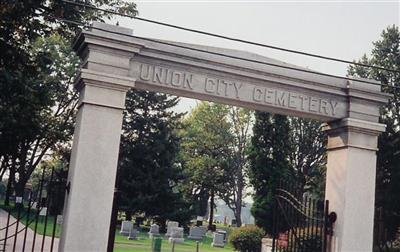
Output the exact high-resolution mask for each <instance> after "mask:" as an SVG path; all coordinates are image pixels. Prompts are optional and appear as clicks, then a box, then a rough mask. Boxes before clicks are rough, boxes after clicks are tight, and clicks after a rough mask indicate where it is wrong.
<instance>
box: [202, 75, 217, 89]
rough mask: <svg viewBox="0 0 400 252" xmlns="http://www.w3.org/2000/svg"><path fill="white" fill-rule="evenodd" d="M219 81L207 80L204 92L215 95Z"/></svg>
mask: <svg viewBox="0 0 400 252" xmlns="http://www.w3.org/2000/svg"><path fill="white" fill-rule="evenodd" d="M216 87H217V81H216V80H213V79H209V78H206V83H205V85H204V90H205V91H206V92H207V93H214V92H215V91H216Z"/></svg>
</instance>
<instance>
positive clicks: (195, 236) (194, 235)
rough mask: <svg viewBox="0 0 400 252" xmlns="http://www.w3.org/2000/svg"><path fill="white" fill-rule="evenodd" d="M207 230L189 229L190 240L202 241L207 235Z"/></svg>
mask: <svg viewBox="0 0 400 252" xmlns="http://www.w3.org/2000/svg"><path fill="white" fill-rule="evenodd" d="M206 232H207V230H206V228H205V227H197V226H194V227H191V228H190V229H189V236H188V239H191V240H202V239H203V238H204V236H205V234H206Z"/></svg>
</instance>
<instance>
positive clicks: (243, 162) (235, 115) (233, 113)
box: [218, 107, 253, 227]
mask: <svg viewBox="0 0 400 252" xmlns="http://www.w3.org/2000/svg"><path fill="white" fill-rule="evenodd" d="M252 119H253V114H252V112H251V111H250V110H248V109H244V108H237V107H230V108H229V116H228V121H229V123H230V127H231V132H232V140H233V141H232V142H231V144H232V146H230V148H231V151H230V152H229V153H230V155H231V156H230V157H229V164H228V166H229V167H228V171H227V172H228V173H229V175H230V179H229V180H227V181H226V184H225V186H224V187H223V188H222V190H221V191H220V192H219V193H218V196H219V197H220V198H221V199H222V200H224V202H225V203H226V204H227V206H228V207H229V208H230V209H231V210H232V211H233V214H234V216H235V219H236V225H237V226H238V227H240V226H242V219H241V213H242V207H243V206H244V202H243V200H244V198H245V196H246V192H245V190H246V187H247V183H248V179H247V175H248V172H247V170H248V159H247V152H248V149H249V145H250V136H251V125H252V121H253V120H252ZM223 189H225V190H223Z"/></svg>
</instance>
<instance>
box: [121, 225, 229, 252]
mask: <svg viewBox="0 0 400 252" xmlns="http://www.w3.org/2000/svg"><path fill="white" fill-rule="evenodd" d="M118 231H119V230H117V233H118ZM162 237H163V236H162ZM211 242H212V238H211V237H209V236H207V237H205V238H204V239H203V241H200V242H199V252H218V251H220V252H227V251H230V252H232V251H234V250H233V249H232V247H231V246H230V245H227V246H225V248H214V247H211ZM114 251H115V252H128V251H132V252H149V251H151V239H149V236H148V234H147V233H145V232H141V233H139V235H138V239H137V240H128V238H127V237H126V236H121V235H120V234H119V233H118V234H116V236H115V244H114ZM161 251H162V252H171V251H172V244H169V243H168V240H167V239H165V238H164V237H163V241H162V244H161ZM175 252H196V241H192V240H189V239H186V236H185V242H184V243H183V244H175Z"/></svg>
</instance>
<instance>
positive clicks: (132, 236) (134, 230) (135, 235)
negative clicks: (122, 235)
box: [128, 226, 138, 240]
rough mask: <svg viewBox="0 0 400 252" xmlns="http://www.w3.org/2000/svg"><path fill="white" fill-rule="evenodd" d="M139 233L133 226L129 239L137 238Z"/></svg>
mask: <svg viewBox="0 0 400 252" xmlns="http://www.w3.org/2000/svg"><path fill="white" fill-rule="evenodd" d="M137 234H138V231H137V229H136V228H135V227H133V226H132V228H131V230H130V231H129V236H128V240H136V239H137Z"/></svg>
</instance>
